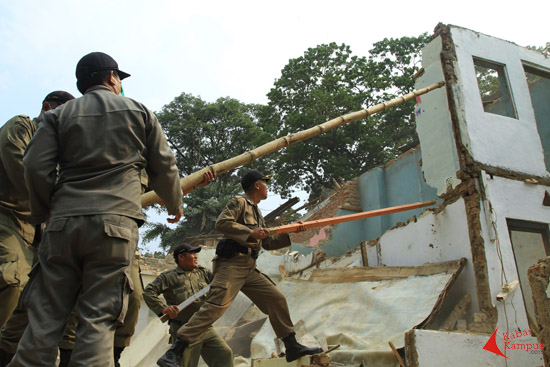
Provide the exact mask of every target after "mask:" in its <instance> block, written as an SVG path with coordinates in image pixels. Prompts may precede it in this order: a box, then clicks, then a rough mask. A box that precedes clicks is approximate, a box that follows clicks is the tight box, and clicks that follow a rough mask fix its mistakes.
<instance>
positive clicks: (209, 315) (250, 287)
mask: <svg viewBox="0 0 550 367" xmlns="http://www.w3.org/2000/svg"><path fill="white" fill-rule="evenodd" d="M258 227H265V222H264V218H263V217H262V214H261V212H260V209H259V208H258V206H257V205H255V204H254V203H253V201H252V200H251V199H250V197H248V196H246V195H245V196H236V197H234V198H233V199H231V200H230V201H229V202H228V203H227V205H226V206H225V208H224V209H223V211H222V212H221V214H220V215H219V217H218V220H217V221H216V230H217V231H219V232H221V233H223V235H224V237H225V238H227V239H230V240H234V241H236V242H238V244H240V245H241V246H244V247H245V248H246V249H248V253H240V252H238V253H236V254H235V256H233V257H230V258H223V257H220V256H216V257H215V258H214V279H213V280H212V283H211V289H210V292H209V293H208V295H207V298H206V301H205V303H204V304H203V305H202V307H201V308H200V310H199V311H198V312H196V313H195V314H194V315H193V316H192V317H191V319H190V320H189V321H188V322H187V323H186V324H185V325H183V326H182V327H181V328H180V329H179V330H178V338H180V339H182V340H184V341H185V342H187V343H188V344H192V343H194V342H195V341H197V340H199V338H200V336H201V335H202V334H203V333H204V332H205V331H206V330H208V328H209V327H210V326H211V325H212V324H213V323H214V322H215V321H216V320H217V319H219V318H220V317H221V316H222V315H223V314H224V313H225V311H226V310H227V309H228V308H229V306H230V305H231V302H233V300H234V299H235V297H236V296H237V293H238V292H239V291H242V292H243V293H244V294H245V295H246V296H247V297H248V298H250V300H251V301H252V302H254V304H256V306H258V308H259V309H260V310H261V311H262V312H263V313H265V314H267V315H268V316H269V321H270V323H271V326H272V327H273V330H274V331H275V334H276V335H277V337H286V336H288V335H289V334H290V333H291V332H293V330H294V325H293V324H292V321H291V319H290V314H289V310H288V305H287V303H286V299H285V297H284V295H283V294H282V293H281V292H280V291H279V290H278V289H277V288H276V287H275V284H274V283H273V282H272V281H271V279H269V278H268V277H267V275H265V274H262V273H260V272H259V271H258V270H257V269H256V259H255V258H254V257H253V256H252V250H255V251H258V250H259V249H260V246H261V247H263V248H264V249H266V250H275V249H278V248H282V247H286V246H289V245H290V238H289V236H288V234H282V235H275V236H270V237H267V238H265V239H264V240H256V239H253V238H251V237H250V233H251V232H252V230H253V229H254V228H258Z"/></svg>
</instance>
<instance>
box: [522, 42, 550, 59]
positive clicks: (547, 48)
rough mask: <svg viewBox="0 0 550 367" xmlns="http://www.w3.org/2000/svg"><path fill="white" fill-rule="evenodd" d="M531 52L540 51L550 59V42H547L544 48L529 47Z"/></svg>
mask: <svg viewBox="0 0 550 367" xmlns="http://www.w3.org/2000/svg"><path fill="white" fill-rule="evenodd" d="M527 48H528V49H530V50H535V51H539V52H540V53H542V54H543V55H544V56H546V57H550V42H546V45H544V46H527Z"/></svg>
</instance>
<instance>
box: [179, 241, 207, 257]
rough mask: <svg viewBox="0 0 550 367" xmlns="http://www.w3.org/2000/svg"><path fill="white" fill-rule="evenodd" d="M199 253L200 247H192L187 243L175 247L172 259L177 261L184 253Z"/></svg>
mask: <svg viewBox="0 0 550 367" xmlns="http://www.w3.org/2000/svg"><path fill="white" fill-rule="evenodd" d="M200 251H201V248H200V246H198V247H193V246H191V245H189V244H187V243H182V244H181V245H178V246H176V248H175V249H174V259H177V258H178V255H179V254H183V253H186V252H200Z"/></svg>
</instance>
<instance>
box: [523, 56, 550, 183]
mask: <svg viewBox="0 0 550 367" xmlns="http://www.w3.org/2000/svg"><path fill="white" fill-rule="evenodd" d="M523 69H524V70H525V79H526V80H527V85H528V86H529V94H530V96H531V104H532V105H533V111H534V112H535V120H536V122H537V130H538V132H539V136H540V142H541V144H542V149H543V150H544V163H545V164H546V170H547V171H549V172H550V103H548V101H550V72H549V71H547V70H545V69H542V68H540V67H537V66H536V65H532V64H528V63H526V62H524V63H523Z"/></svg>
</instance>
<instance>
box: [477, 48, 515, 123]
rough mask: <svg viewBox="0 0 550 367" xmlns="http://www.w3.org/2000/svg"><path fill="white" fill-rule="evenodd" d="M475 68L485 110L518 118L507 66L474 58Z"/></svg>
mask: <svg viewBox="0 0 550 367" xmlns="http://www.w3.org/2000/svg"><path fill="white" fill-rule="evenodd" d="M474 67H475V71H476V78H477V85H478V87H479V93H480V95H481V102H482V104H483V110H484V111H485V112H489V113H494V114H497V115H501V116H506V117H511V118H517V115H516V109H515V107H514V103H513V100H512V95H511V93H510V87H509V83H508V78H507V76H506V68H505V66H504V65H502V64H497V63H493V62H490V61H486V60H482V59H478V58H475V57H474Z"/></svg>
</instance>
